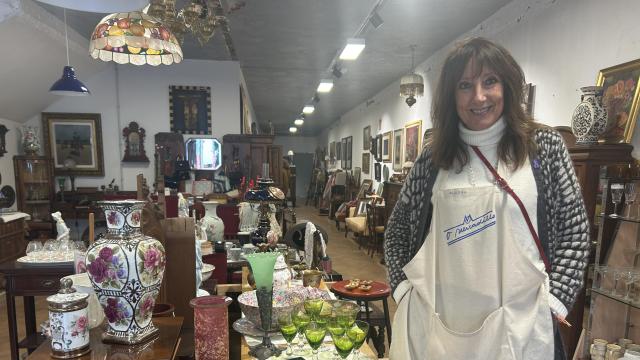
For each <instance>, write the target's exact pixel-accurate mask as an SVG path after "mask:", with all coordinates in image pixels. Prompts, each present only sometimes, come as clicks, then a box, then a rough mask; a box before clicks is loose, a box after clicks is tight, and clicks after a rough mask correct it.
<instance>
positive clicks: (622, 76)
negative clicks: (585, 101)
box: [596, 59, 640, 143]
mask: <svg viewBox="0 0 640 360" xmlns="http://www.w3.org/2000/svg"><path fill="white" fill-rule="evenodd" d="M639 81H640V59H638V60H634V61H630V62H627V63H624V64H620V65H616V66H612V67H609V68H606V69H602V70H600V73H599V74H598V81H597V83H596V85H597V86H602V90H603V95H602V102H603V103H604V105H605V106H606V107H607V111H608V113H609V114H608V116H609V119H608V122H607V124H612V125H611V127H610V129H609V130H608V131H607V132H606V133H605V134H604V135H603V138H604V141H605V142H608V143H621V142H624V143H629V142H631V136H632V135H633V129H634V128H635V126H636V120H637V119H636V117H637V116H638V96H639V95H638V82H639Z"/></svg>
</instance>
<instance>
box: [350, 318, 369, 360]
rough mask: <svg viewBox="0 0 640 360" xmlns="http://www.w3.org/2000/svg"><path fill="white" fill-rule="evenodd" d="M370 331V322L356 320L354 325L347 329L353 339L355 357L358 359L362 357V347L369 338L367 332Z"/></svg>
mask: <svg viewBox="0 0 640 360" xmlns="http://www.w3.org/2000/svg"><path fill="white" fill-rule="evenodd" d="M368 333H369V324H368V323H366V322H364V321H360V320H356V321H355V322H354V324H353V326H352V327H350V328H349V329H348V330H347V336H348V337H349V339H351V341H353V350H354V351H353V357H354V359H357V358H359V357H360V350H359V349H360V347H362V344H364V341H365V340H366V339H367V334H368Z"/></svg>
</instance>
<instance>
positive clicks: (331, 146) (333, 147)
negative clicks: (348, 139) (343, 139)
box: [329, 141, 336, 161]
mask: <svg viewBox="0 0 640 360" xmlns="http://www.w3.org/2000/svg"><path fill="white" fill-rule="evenodd" d="M335 158H336V142H335V141H332V142H330V143H329V161H333V160H334V159H335Z"/></svg>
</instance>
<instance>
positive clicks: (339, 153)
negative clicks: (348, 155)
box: [336, 141, 342, 167]
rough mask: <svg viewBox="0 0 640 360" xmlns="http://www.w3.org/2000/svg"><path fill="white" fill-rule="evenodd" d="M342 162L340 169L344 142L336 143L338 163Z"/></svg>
mask: <svg viewBox="0 0 640 360" xmlns="http://www.w3.org/2000/svg"><path fill="white" fill-rule="evenodd" d="M338 160H340V167H342V142H341V141H336V161H338Z"/></svg>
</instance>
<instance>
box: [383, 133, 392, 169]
mask: <svg viewBox="0 0 640 360" xmlns="http://www.w3.org/2000/svg"><path fill="white" fill-rule="evenodd" d="M392 145H393V133H392V132H391V131H387V132H386V133H384V134H382V161H384V162H390V161H391V151H392Z"/></svg>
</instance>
